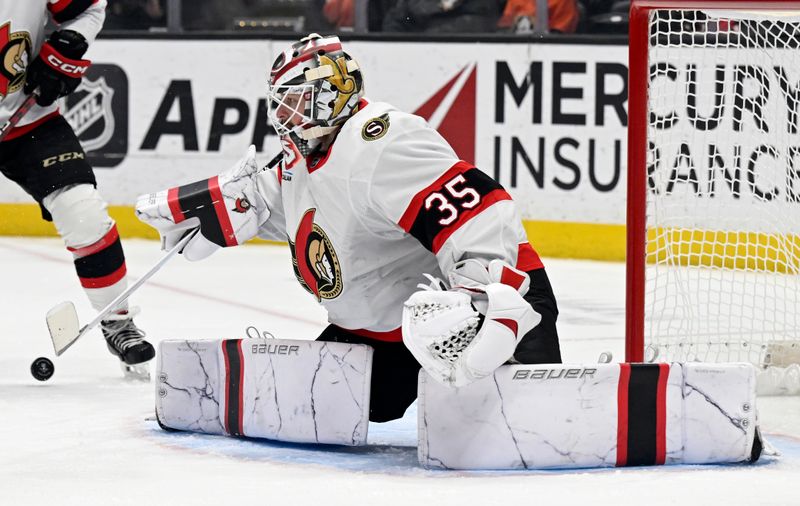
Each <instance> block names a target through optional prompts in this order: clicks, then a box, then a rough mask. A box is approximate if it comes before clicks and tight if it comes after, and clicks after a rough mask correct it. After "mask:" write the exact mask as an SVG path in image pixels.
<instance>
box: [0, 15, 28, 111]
mask: <svg viewBox="0 0 800 506" xmlns="http://www.w3.org/2000/svg"><path fill="white" fill-rule="evenodd" d="M30 57H31V36H30V34H29V33H28V32H12V31H11V23H10V22H8V23H6V24H4V25H3V26H0V63H2V64H0V96H2V97H5V96H6V95H9V94H11V93H14V92H15V91H17V90H18V89H20V88H21V87H22V85H23V84H24V83H25V68H26V67H27V66H28V61H29V59H30Z"/></svg>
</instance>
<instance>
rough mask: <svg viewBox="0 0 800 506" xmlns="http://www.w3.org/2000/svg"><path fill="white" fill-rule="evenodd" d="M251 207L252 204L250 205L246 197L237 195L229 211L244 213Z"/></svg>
mask: <svg viewBox="0 0 800 506" xmlns="http://www.w3.org/2000/svg"><path fill="white" fill-rule="evenodd" d="M251 207H252V206H251V205H250V201H249V200H247V197H239V198H237V199H236V202H235V203H234V205H233V209H231V211H233V212H235V213H246V212H247V211H249V210H250V208H251Z"/></svg>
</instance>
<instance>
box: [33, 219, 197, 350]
mask: <svg viewBox="0 0 800 506" xmlns="http://www.w3.org/2000/svg"><path fill="white" fill-rule="evenodd" d="M199 230H200V228H199V227H198V228H195V229H192V230H190V231H189V232H188V233H187V234H186V235H185V236H184V237H183V238H182V239H181V240H180V241H178V243H177V244H176V245H175V246H173V247H172V249H171V250H169V251H168V252H167V254H166V255H164V256H163V257H162V258H161V259H160V260H159V261H158V262H157V263H156V264H155V265H154V266H153V267H152V268H151V269H150V270H149V271H147V272H146V273H145V274H144V275H142V277H141V278H139V279H138V280H137V281H136V282H135V283H133V284H132V285H131V286H129V287H128V288H127V289H126V290H125V291H124V292H122V293H121V294H119V295H118V296H117V298H115V299H114V300H112V301H111V302H110V303H109V304H108V305H107V306H106V307H105V308H103V310H102V311H100V313H98V315H97V316H96V317H95V319H94V320H92V321H91V322H89V323H88V324H86V325H84V326H83V327H80V324H79V323H78V312H77V311H76V310H75V304H73V303H72V302H70V301H65V302H62V303H60V304H58V305H56V306H54V307H52V308H51V309H50V311H48V312H47V316H46V320H47V330H48V331H49V332H50V339H51V340H52V341H53V349H54V350H55V352H56V356H57V357H58V356H60V355H61V354H62V353H64V352H65V351H66V350H67V349H68V348H69V347H70V346H72V345H73V344H75V341H77V340H78V339H80V338H81V337H83V336H84V335H85V334H86V333H87V332H89V331H90V330H92V329H93V328H94V327H96V326H97V324H98V323H100V322H101V321H102V320H103V319H104V318H106V317H107V316H108V315H109V314H110V313H111V312H113V311H114V310H115V309H117V308H118V307H119V305H120V304H121V303H123V302H124V301H126V300H127V299H128V297H130V296H131V294H132V293H133V292H135V291H136V290H138V289H139V287H140V286H142V285H143V284H144V282H145V281H147V280H148V279H150V278H151V277H152V276H153V274H155V273H156V271H158V270H159V269H161V267H163V266H164V264H165V263H167V261H168V260H169V259H170V258H172V257H173V256H175V253H180V252H181V251H182V250H183V248H184V247H185V246H186V245H187V244H188V243H189V241H190V240H192V238H193V237H194V236H195V235H197V232H198V231H199Z"/></svg>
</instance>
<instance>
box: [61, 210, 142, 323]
mask: <svg viewBox="0 0 800 506" xmlns="http://www.w3.org/2000/svg"><path fill="white" fill-rule="evenodd" d="M67 249H68V250H69V251H70V252H71V253H72V256H73V258H74V262H75V270H76V271H77V273H78V279H80V282H81V286H83V289H84V290H85V291H86V295H87V296H88V297H89V301H90V302H91V303H92V307H94V308H95V309H96V310H98V311H100V310H101V309H103V308H105V307H106V306H107V305H108V304H109V303H110V302H111V301H112V300H114V298H115V297H117V296H118V295H119V294H121V293H122V292H123V291H125V289H126V288H127V286H128V278H127V276H126V273H127V269H126V267H125V254H124V252H123V251H122V243H121V242H120V240H119V233H118V232H117V225H116V224H114V225H112V227H111V229H109V231H108V232H107V233H106V234H105V235H104V236H103V237H101V238H100V240H98V241H96V242H94V243H92V244H90V245H88V246H83V247H80V248H71V247H67ZM122 309H123V310H124V309H126V306H125V305H123V307H122Z"/></svg>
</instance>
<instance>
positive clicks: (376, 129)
mask: <svg viewBox="0 0 800 506" xmlns="http://www.w3.org/2000/svg"><path fill="white" fill-rule="evenodd" d="M389 125H390V122H389V113H388V112H387V113H385V114H382V115H381V116H378V117H377V118H371V119H369V120H367V121H366V122H365V123H364V126H362V127H361V138H362V139H364V140H365V141H376V140H378V139H380V138H381V137H383V136H384V135H386V132H388V131H389Z"/></svg>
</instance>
